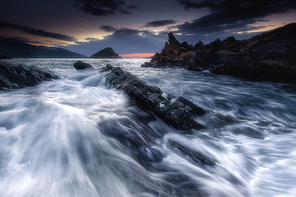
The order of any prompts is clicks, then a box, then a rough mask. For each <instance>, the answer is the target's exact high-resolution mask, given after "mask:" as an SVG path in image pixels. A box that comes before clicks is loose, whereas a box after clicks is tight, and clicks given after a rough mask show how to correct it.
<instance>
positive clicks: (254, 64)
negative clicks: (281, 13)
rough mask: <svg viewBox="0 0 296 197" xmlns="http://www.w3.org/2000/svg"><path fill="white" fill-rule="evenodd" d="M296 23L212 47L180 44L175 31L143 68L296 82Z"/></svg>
mask: <svg viewBox="0 0 296 197" xmlns="http://www.w3.org/2000/svg"><path fill="white" fill-rule="evenodd" d="M295 35H296V23H291V24H288V25H285V26H283V27H280V28H277V29H274V30H272V31H269V32H264V33H262V34H260V35H257V36H254V37H252V38H250V39H248V40H236V39H235V38H234V37H233V36H232V37H228V38H227V39H225V40H223V41H221V40H220V39H217V40H215V41H213V42H211V43H209V44H203V43H202V42H201V41H199V42H198V43H197V44H195V45H194V46H193V45H189V44H188V43H187V42H183V43H180V42H179V41H178V40H177V39H176V38H175V36H174V35H173V33H172V32H170V33H169V34H168V36H169V42H166V43H165V47H164V48H163V49H162V50H161V52H160V53H156V54H155V55H154V56H153V57H152V59H151V61H150V62H146V63H144V64H142V65H141V66H142V67H157V68H158V67H178V68H185V69H188V70H192V71H202V70H210V71H211V72H212V73H216V74H226V75H233V76H237V77H242V78H247V79H253V80H268V81H276V82H287V83H293V84H295V83H296V77H295V76H296V36H295Z"/></svg>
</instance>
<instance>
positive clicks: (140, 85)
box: [101, 64, 206, 130]
mask: <svg viewBox="0 0 296 197" xmlns="http://www.w3.org/2000/svg"><path fill="white" fill-rule="evenodd" d="M106 71H111V72H110V73H108V74H106V75H105V77H106V79H107V81H108V82H109V83H110V84H111V85H112V86H114V87H115V88H116V89H120V90H123V91H124V92H125V93H127V94H128V95H129V96H130V97H131V98H132V99H134V100H135V101H136V103H137V104H139V105H140V106H141V107H143V108H144V109H148V110H150V111H152V112H153V113H155V114H156V115H157V116H158V117H160V118H161V119H162V120H164V121H165V122H167V123H169V124H171V125H173V126H174V127H175V128H177V129H180V130H188V129H191V128H195V129H199V128H203V127H204V126H203V125H201V124H200V123H198V122H196V121H195V120H194V119H193V116H194V115H204V114H205V113H206V111H205V110H204V109H203V108H201V107H199V106H197V105H195V104H193V103H192V102H190V101H189V100H187V99H185V98H183V97H182V96H180V97H178V98H177V97H175V96H173V95H170V94H166V93H163V92H162V91H161V89H160V88H159V87H156V86H149V85H148V84H146V83H145V82H144V81H143V80H141V79H139V78H138V77H137V76H135V75H132V74H131V73H129V72H125V71H123V70H122V69H121V68H120V67H113V66H112V65H110V64H108V65H106V67H104V68H102V69H101V72H106Z"/></svg>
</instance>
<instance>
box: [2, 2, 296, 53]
mask: <svg viewBox="0 0 296 197" xmlns="http://www.w3.org/2000/svg"><path fill="white" fill-rule="evenodd" d="M292 22H296V1H295V0H280V1H275V0H249V1H246V0H147V1H146V0H42V1H40V0H1V1H0V36H3V37H12V38H15V39H18V40H20V41H23V42H26V43H28V44H33V45H38V46H50V47H62V48H65V49H68V50H71V51H73V52H77V53H80V54H83V55H86V56H90V55H92V54H94V53H96V52H97V51H99V50H101V49H103V48H105V47H112V48H113V49H114V51H115V52H116V53H118V54H120V55H122V56H123V57H126V58H133V57H137V58H141V57H149V56H152V55H153V53H155V52H160V51H161V49H162V48H163V47H164V44H165V42H166V41H167V40H168V36H167V34H168V32H170V31H172V32H173V33H174V35H175V36H176V38H177V39H178V40H179V41H180V42H183V41H187V42H188V43H189V44H192V45H194V44H196V43H197V42H198V41H199V40H201V41H202V42H203V43H205V44H207V43H210V42H212V41H214V40H216V39H217V38H219V39H221V40H223V39H225V38H227V37H229V36H234V37H235V38H236V39H240V40H241V39H248V38H250V37H252V36H254V35H256V34H259V33H261V32H264V31H268V30H271V29H274V28H277V27H280V26H283V25H285V24H288V23H292Z"/></svg>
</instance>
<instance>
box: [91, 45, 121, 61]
mask: <svg viewBox="0 0 296 197" xmlns="http://www.w3.org/2000/svg"><path fill="white" fill-rule="evenodd" d="M90 57H91V58H110V59H120V58H122V57H120V56H119V55H118V54H117V53H115V52H114V50H113V49H112V48H111V47H107V48H104V49H102V50H100V51H98V52H97V53H95V54H93V55H91V56H90Z"/></svg>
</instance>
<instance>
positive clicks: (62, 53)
mask: <svg viewBox="0 0 296 197" xmlns="http://www.w3.org/2000/svg"><path fill="white" fill-rule="evenodd" d="M0 54H2V55H5V56H8V57H12V58H84V57H86V56H84V55H81V54H79V53H74V52H72V51H69V50H66V49H63V48H60V47H58V48H56V47H45V46H35V45H31V44H27V43H25V42H22V41H19V40H17V39H14V38H5V37H0Z"/></svg>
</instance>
